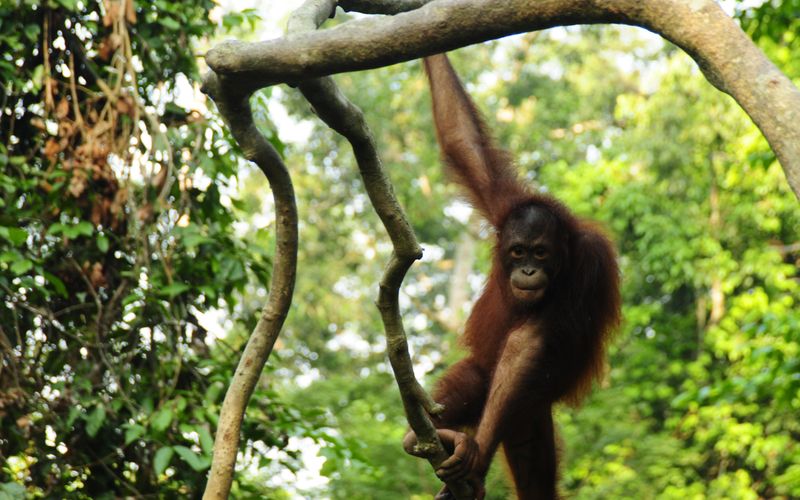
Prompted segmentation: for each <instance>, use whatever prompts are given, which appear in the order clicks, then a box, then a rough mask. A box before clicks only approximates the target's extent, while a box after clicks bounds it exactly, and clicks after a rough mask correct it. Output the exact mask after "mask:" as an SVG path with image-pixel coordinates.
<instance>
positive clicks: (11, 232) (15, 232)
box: [0, 226, 28, 246]
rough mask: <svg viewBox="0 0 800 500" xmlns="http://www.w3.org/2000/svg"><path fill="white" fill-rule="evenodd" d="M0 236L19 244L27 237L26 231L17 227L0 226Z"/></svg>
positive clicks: (13, 243) (16, 244)
mask: <svg viewBox="0 0 800 500" xmlns="http://www.w3.org/2000/svg"><path fill="white" fill-rule="evenodd" d="M0 236H2V237H3V238H5V239H6V240H8V241H9V242H11V244H12V245H14V246H19V245H22V244H23V243H25V240H27V239H28V232H27V231H25V230H24V229H20V228H18V227H4V226H0Z"/></svg>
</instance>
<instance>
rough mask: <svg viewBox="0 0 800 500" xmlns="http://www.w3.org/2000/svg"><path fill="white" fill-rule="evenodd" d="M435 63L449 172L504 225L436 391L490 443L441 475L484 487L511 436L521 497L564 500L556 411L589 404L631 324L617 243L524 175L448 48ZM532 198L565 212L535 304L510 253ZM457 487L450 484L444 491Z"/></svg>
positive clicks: (448, 418)
mask: <svg viewBox="0 0 800 500" xmlns="http://www.w3.org/2000/svg"><path fill="white" fill-rule="evenodd" d="M425 69H426V72H427V74H428V77H429V80H430V84H431V93H432V97H433V108H434V119H435V122H436V134H437V138H438V140H439V144H440V146H441V148H442V156H443V158H444V160H445V164H446V167H447V170H448V173H449V174H450V175H451V177H452V178H453V179H454V180H456V181H457V182H458V183H459V184H461V185H462V186H463V187H464V188H465V190H466V192H467V195H468V197H469V200H470V201H471V202H472V204H473V206H474V207H475V208H476V209H477V210H479V211H480V212H481V213H482V214H483V215H484V216H485V217H486V218H487V219H488V220H489V222H490V223H491V224H492V225H493V226H494V227H495V228H496V230H497V243H496V248H495V256H494V261H493V264H492V270H491V272H490V275H489V279H488V282H487V284H486V288H485V290H484V292H483V294H482V295H481V297H480V298H479V299H478V301H477V302H476V304H475V306H474V308H473V310H472V313H471V315H470V317H469V319H468V320H467V324H466V328H465V332H464V336H463V343H464V345H465V346H466V347H467V348H468V349H469V355H468V356H467V357H466V358H465V359H463V360H461V361H460V362H458V363H456V364H455V365H454V366H452V367H451V368H450V369H449V370H448V371H447V372H446V373H445V375H444V376H443V377H442V379H441V380H440V381H439V383H438V384H437V386H436V389H435V392H434V398H435V399H436V400H437V401H438V402H440V403H443V404H444V405H445V411H444V413H442V414H441V415H438V416H436V417H435V422H436V425H437V427H439V428H441V429H457V430H467V431H468V432H469V433H470V434H472V433H473V432H474V433H475V437H474V442H475V443H477V449H478V450H479V451H478V452H477V458H476V459H474V461H473V459H472V456H471V455H470V453H472V452H470V451H465V450H467V449H468V448H469V447H461V446H455V448H456V449H455V453H454V457H453V459H452V460H451V461H450V462H451V463H449V464H446V465H445V467H444V469H447V470H449V472H445V473H442V474H440V475H442V476H443V477H446V478H447V479H452V478H459V477H464V476H465V475H469V477H471V478H472V480H473V481H475V484H476V485H478V484H480V481H481V480H482V478H483V475H484V474H485V472H486V469H487V468H488V465H489V462H490V461H491V457H492V456H493V454H494V451H495V449H496V447H497V446H498V445H499V444H503V445H504V449H505V454H506V458H507V459H508V462H509V468H510V469H511V472H512V476H513V478H514V482H515V486H516V489H517V494H518V496H519V498H522V499H534V498H536V499H539V498H554V497H556V496H557V494H556V487H555V482H556V450H555V442H554V436H553V422H552V410H551V408H552V404H553V403H555V402H558V401H564V402H567V403H571V404H576V403H578V402H579V401H580V400H581V398H582V397H583V396H585V394H586V393H587V392H588V391H589V390H590V388H591V385H592V382H593V381H594V380H596V379H597V378H598V377H599V376H600V375H601V374H602V372H603V365H604V356H605V345H606V341H607V339H608V336H609V334H610V333H611V331H612V330H613V329H614V328H615V327H616V326H617V324H618V323H619V320H620V295H619V273H618V269H617V264H616V257H615V254H614V250H613V247H612V245H611V243H610V242H609V240H608V238H606V236H605V235H604V234H603V232H602V231H600V230H599V229H598V228H597V226H596V225H594V224H593V223H591V222H588V221H585V220H582V219H579V218H577V217H575V216H574V215H572V213H571V212H570V211H569V210H568V209H567V208H566V207H565V206H564V205H563V204H562V203H561V202H559V201H557V200H556V199H555V198H553V197H551V196H548V195H544V194H538V193H535V192H533V191H532V190H531V189H530V188H529V187H528V186H527V185H525V184H524V183H522V182H521V181H520V180H519V179H518V177H517V175H516V173H515V170H514V167H513V164H512V162H511V161H510V160H509V157H508V155H507V154H506V153H505V152H504V151H502V150H500V149H499V148H497V147H496V146H495V145H494V143H493V141H492V139H491V136H490V135H489V133H488V131H487V128H486V126H485V124H484V123H483V121H482V119H481V118H480V115H479V113H478V111H477V110H476V108H475V106H474V104H473V103H472V101H471V100H470V99H469V97H468V96H467V94H466V92H465V91H464V89H463V87H462V85H461V84H460V82H459V81H458V77H457V76H456V74H455V72H454V71H453V69H452V67H451V66H450V64H449V62H448V61H447V58H446V57H445V56H444V55H438V56H434V57H430V58H427V59H426V60H425ZM531 205H533V206H536V207H539V208H542V209H544V210H546V211H547V212H549V213H550V214H552V216H553V217H554V218H555V220H556V222H557V227H558V233H557V234H558V236H557V238H558V240H559V241H558V242H557V246H558V251H559V252H560V255H561V257H562V259H563V260H562V262H563V265H562V267H561V269H560V270H559V271H558V273H557V275H556V276H555V277H554V279H553V281H552V282H551V283H550V284H549V285H548V287H547V292H546V293H547V296H546V297H547V298H546V299H545V300H543V301H542V302H541V303H536V304H533V305H530V304H524V303H523V304H520V303H519V302H518V301H515V300H514V297H513V296H512V295H511V292H510V285H509V276H508V275H507V272H506V271H505V270H504V268H503V265H502V258H503V257H502V255H501V254H500V250H499V248H500V245H499V242H500V235H502V234H503V227H504V224H505V223H506V221H507V220H508V217H509V215H510V214H513V213H515V211H517V210H520V209H521V208H522V207H527V206H531ZM501 360H502V363H501V362H500V361H501ZM456 434H458V433H456ZM450 435H451V434H447V436H450ZM471 439H472V438H464V439H463V440H459V441H458V442H459V443H462V442H467V441H471ZM408 442H411V440H408ZM470 446H472V445H470ZM407 449H410V447H409V446H407ZM473 449H474V448H473ZM467 462H469V463H467ZM473 462H474V463H473ZM448 467H449V469H448ZM453 471H455V472H453ZM447 495H448V493H447V492H446V490H443V493H442V497H443V498H446V497H447Z"/></svg>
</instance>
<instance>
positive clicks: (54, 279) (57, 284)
mask: <svg viewBox="0 0 800 500" xmlns="http://www.w3.org/2000/svg"><path fill="white" fill-rule="evenodd" d="M42 275H43V276H44V278H45V279H46V280H47V281H48V282H49V283H50V284H51V285H53V288H55V289H56V293H58V294H59V295H61V296H62V297H65V298H66V297H68V296H69V294H68V293H67V287H66V285H64V282H63V281H61V279H60V278H59V277H58V276H56V275H54V274H51V273H48V272H47V271H45V272H43V273H42Z"/></svg>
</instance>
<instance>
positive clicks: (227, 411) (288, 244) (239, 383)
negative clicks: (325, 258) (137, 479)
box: [203, 73, 297, 499]
mask: <svg viewBox="0 0 800 500" xmlns="http://www.w3.org/2000/svg"><path fill="white" fill-rule="evenodd" d="M203 91H204V92H205V93H206V94H208V95H209V96H210V97H211V98H212V99H214V101H215V102H216V104H217V108H218V109H219V112H220V114H221V115H222V117H223V118H224V119H225V121H226V123H227V124H228V127H229V128H230V130H231V133H232V134H233V137H234V138H235V139H236V142H238V143H239V146H240V147H241V149H242V152H243V153H244V156H245V158H247V159H248V160H250V161H252V162H254V163H255V164H256V165H257V166H258V167H259V168H260V169H261V171H262V172H263V173H264V175H266V177H267V180H268V181H269V184H270V187H271V188H272V196H273V199H274V201H275V219H276V228H277V229H276V243H275V257H274V260H273V265H272V284H271V286H270V293H269V301H268V302H267V305H266V307H265V308H264V310H263V311H262V312H261V317H260V318H259V320H258V323H256V326H255V328H254V329H253V332H252V333H251V334H250V339H249V340H248V341H247V345H246V346H245V349H244V352H243V353H242V357H241V359H240V360H239V365H238V366H237V367H236V372H235V373H234V375H233V379H232V380H231V384H230V386H229V387H228V391H227V392H226V393H225V400H224V401H223V403H222V410H221V411H220V417H219V423H218V425H217V434H216V436H215V439H214V456H213V458H212V462H211V472H210V473H209V476H208V483H207V484H206V489H205V493H204V494H203V498H204V499H225V498H227V497H228V494H229V493H230V489H231V483H232V482H233V472H234V467H235V465H236V454H237V451H238V448H239V432H240V430H241V426H242V419H243V418H244V413H245V409H246V408H247V403H248V401H249V400H250V396H251V395H252V394H253V390H254V389H255V386H256V384H257V383H258V379H259V377H260V375H261V371H262V370H263V368H264V364H265V363H266V362H267V358H269V355H270V353H271V352H272V348H273V346H274V345H275V340H276V339H277V338H278V334H279V333H280V331H281V327H282V326H283V322H284V320H285V319H286V316H287V314H288V311H289V306H290V305H291V302H292V294H293V293H294V284H295V275H296V270H297V206H296V204H295V197H294V188H293V187H292V180H291V178H290V176H289V171H288V170H287V169H286V166H285V165H284V164H283V161H282V160H281V158H280V156H279V155H278V153H277V151H275V148H273V147H272V145H271V144H270V143H269V142H268V141H267V140H266V139H265V138H264V136H263V135H262V134H261V133H260V132H259V131H258V129H257V128H256V126H255V123H254V122H253V113H252V110H251V109H250V102H249V99H250V93H249V92H239V91H238V90H237V88H236V86H235V85H233V84H231V82H229V81H227V79H226V78H225V77H221V78H219V77H217V76H216V75H214V74H213V73H209V74H208V75H206V78H205V79H204V82H203Z"/></svg>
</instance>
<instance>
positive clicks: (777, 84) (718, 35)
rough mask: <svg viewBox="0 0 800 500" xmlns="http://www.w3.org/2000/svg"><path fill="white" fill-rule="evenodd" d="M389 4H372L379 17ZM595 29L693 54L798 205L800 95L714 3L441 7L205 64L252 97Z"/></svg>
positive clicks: (227, 50)
mask: <svg viewBox="0 0 800 500" xmlns="http://www.w3.org/2000/svg"><path fill="white" fill-rule="evenodd" d="M350 3H351V4H353V5H347V2H345V4H346V5H345V6H346V7H352V8H354V9H356V8H358V9H360V8H363V9H364V10H367V9H366V7H365V5H366V4H369V3H370V2H368V1H367V0H360V1H352V2H350ZM383 4H385V2H382V1H376V2H374V4H373V5H374V8H373V9H372V10H371V11H380V9H381V6H382V5H383ZM408 5H409V4H408V3H407V2H403V3H402V4H401V8H405V7H407V6H408ZM358 9H357V10H358ZM597 23H620V24H629V25H634V26H640V27H643V28H646V29H648V30H651V31H654V32H656V33H658V34H660V35H662V36H663V37H665V38H666V39H668V40H670V41H672V42H673V43H675V44H676V45H678V46H679V47H681V48H683V49H684V50H685V51H686V52H687V53H689V55H691V56H692V57H693V58H694V59H695V61H697V63H698V64H699V66H700V68H701V69H702V70H703V72H704V74H705V75H706V77H707V78H708V79H709V81H710V82H711V83H712V84H714V85H715V86H716V87H717V88H719V89H720V90H722V91H724V92H726V93H728V94H730V95H731V96H732V97H733V98H734V99H735V100H736V101H737V102H738V103H739V105H740V106H742V108H744V110H745V111H746V112H747V113H748V114H749V115H750V117H751V118H752V119H753V121H754V122H755V123H756V125H757V126H758V127H759V128H760V129H761V131H762V132H763V133H764V135H765V136H766V138H767V140H768V141H769V143H770V145H771V146H772V148H773V150H774V151H775V153H776V155H777V156H778V159H779V160H780V162H781V165H782V166H783V168H784V171H785V172H786V176H787V178H788V180H789V183H790V185H791V186H792V189H793V190H794V192H795V194H797V195H798V197H800V127H797V124H798V123H800V91H798V89H797V87H795V86H794V85H793V84H792V82H791V81H790V80H789V79H788V78H787V77H786V76H785V75H784V74H783V73H781V72H780V70H778V69H777V68H776V67H775V65H774V64H772V63H771V62H770V61H769V60H768V59H767V58H766V56H764V54H763V53H762V52H761V51H760V50H759V49H758V48H757V47H756V46H755V45H754V44H753V42H752V41H751V40H750V39H749V38H748V37H747V35H746V34H745V33H744V32H742V30H741V29H740V28H739V26H738V25H737V24H736V22H735V21H734V20H733V19H731V18H730V17H729V16H728V15H727V14H725V13H724V12H723V11H722V9H721V8H720V7H719V5H717V3H716V2H714V1H713V0H506V1H503V2H498V1H496V0H436V1H433V2H430V3H427V4H425V5H424V6H422V7H420V8H419V9H416V10H413V11H410V12H403V13H400V14H397V15H394V16H381V17H370V18H366V19H358V20H354V21H350V22H347V23H344V24H342V25H339V26H336V27H334V28H331V29H328V30H322V31H315V32H311V33H302V34H295V35H289V36H287V37H285V38H281V39H277V40H271V41H267V42H258V43H243V42H226V43H223V44H221V45H219V46H217V47H215V48H214V49H212V50H211V51H209V53H208V55H207V57H206V59H207V61H208V64H209V66H210V67H211V68H212V69H213V70H214V71H215V72H217V73H219V74H233V73H235V74H237V77H238V78H237V81H239V82H240V85H241V86H243V87H244V86H246V87H248V88H249V89H250V90H252V89H255V88H259V87H264V86H268V85H273V84H276V83H287V82H289V83H291V82H298V81H301V80H304V79H307V78H312V77H320V76H325V75H330V74H334V73H341V72H346V71H357V70H364V69H371V68H377V67H380V66H387V65H390V64H395V63H398V62H402V61H407V60H411V59H416V58H419V57H422V56H426V55H431V54H434V53H438V52H444V51H447V50H452V49H455V48H458V47H463V46H465V45H470V44H473V43H477V42H482V41H486V40H490V39H495V38H501V37H504V36H507V35H511V34H515V33H521V32H527V31H536V30H541V29H546V28H551V27H554V26H567V25H574V24H597Z"/></svg>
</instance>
